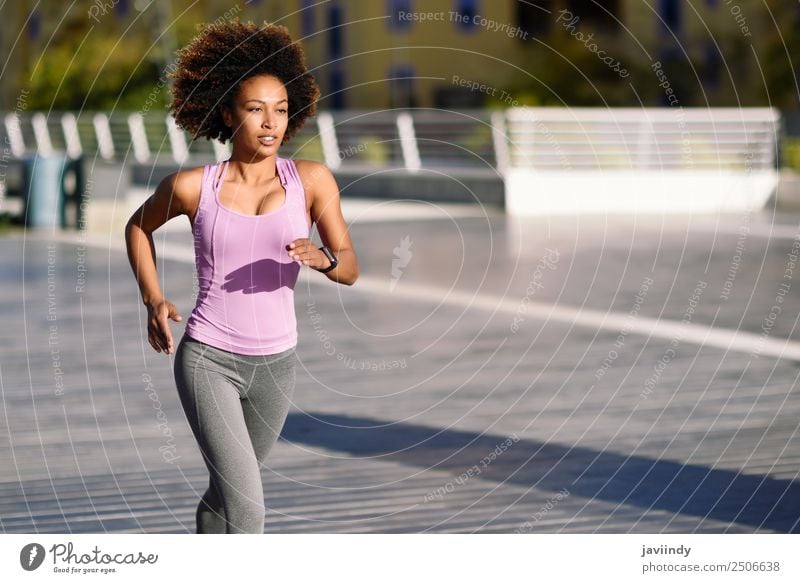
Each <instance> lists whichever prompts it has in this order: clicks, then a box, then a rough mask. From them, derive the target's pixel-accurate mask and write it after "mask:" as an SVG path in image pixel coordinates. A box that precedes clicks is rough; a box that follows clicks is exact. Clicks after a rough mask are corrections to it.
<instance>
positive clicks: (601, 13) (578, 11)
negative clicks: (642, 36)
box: [567, 0, 620, 31]
mask: <svg viewBox="0 0 800 583" xmlns="http://www.w3.org/2000/svg"><path fill="white" fill-rule="evenodd" d="M567 10H569V11H570V12H571V13H572V14H574V15H575V16H577V17H578V18H580V22H581V24H583V23H585V24H586V25H587V26H588V27H590V28H594V29H598V30H601V31H615V30H617V29H619V27H620V23H619V20H620V19H619V12H620V10H619V1H618V0H611V1H609V2H602V3H601V2H595V1H594V0H570V1H569V2H568V3H567Z"/></svg>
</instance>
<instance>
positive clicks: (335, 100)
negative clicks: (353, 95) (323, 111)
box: [329, 67, 344, 109]
mask: <svg viewBox="0 0 800 583" xmlns="http://www.w3.org/2000/svg"><path fill="white" fill-rule="evenodd" d="M329 81H330V87H331V93H330V96H331V101H330V107H331V108H332V109H344V72H343V71H342V70H341V69H339V68H338V67H336V68H335V69H333V71H331V72H330V78H329Z"/></svg>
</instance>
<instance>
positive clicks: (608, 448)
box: [0, 202, 800, 533]
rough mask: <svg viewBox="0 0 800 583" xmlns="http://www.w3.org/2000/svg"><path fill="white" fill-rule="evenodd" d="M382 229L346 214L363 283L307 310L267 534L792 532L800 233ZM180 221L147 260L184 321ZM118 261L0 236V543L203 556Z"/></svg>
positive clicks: (175, 426) (116, 249)
mask: <svg viewBox="0 0 800 583" xmlns="http://www.w3.org/2000/svg"><path fill="white" fill-rule="evenodd" d="M375 205H381V206H380V207H378V206H373V205H371V203H368V202H367V203H363V202H362V203H361V204H360V205H353V206H350V207H348V209H347V211H346V212H347V215H348V219H349V220H350V221H351V223H352V229H353V237H354V241H355V244H356V246H357V251H358V253H359V257H360V262H361V267H362V278H361V280H359V282H358V283H357V284H356V285H355V286H354V287H352V288H346V287H337V286H334V285H332V284H329V283H328V282H327V281H325V280H324V278H323V277H322V276H320V275H319V274H316V273H311V274H308V278H304V279H303V280H301V283H300V284H299V285H298V288H297V293H296V307H297V317H298V326H299V331H300V337H301V339H300V342H299V348H298V350H299V355H300V358H301V363H302V364H301V369H300V371H299V375H298V384H297V390H296V393H295V402H294V407H293V409H292V411H291V413H290V416H289V419H288V421H287V425H286V427H285V429H284V432H283V436H282V439H281V441H279V442H278V444H276V446H275V448H274V449H273V451H272V453H271V455H270V457H269V459H268V461H267V464H266V467H264V470H263V479H264V488H265V499H266V504H267V507H268V513H267V520H266V531H267V532H312V531H313V532H514V531H524V532H579V533H590V532H646V533H656V532H681V533H684V532H800V482H798V473H797V471H798V462H800V437H798V421H797V420H798V419H800V399H799V398H798V380H797V379H798V374H800V330H798V327H797V326H798V314H800V293H798V292H800V264H798V265H793V264H792V263H791V260H792V257H791V256H790V255H789V254H790V253H791V251H792V246H793V244H795V243H796V245H798V246H800V221H798V217H796V216H788V215H783V216H780V217H771V216H770V215H769V213H768V212H762V213H759V214H752V215H744V216H728V217H725V218H719V219H717V218H703V219H701V218H698V217H694V218H690V217H671V218H664V219H662V218H658V219H655V218H650V219H641V218H640V219H637V220H635V221H634V220H633V219H626V218H616V219H613V220H612V219H605V218H590V217H580V218H564V219H558V220H555V219H551V220H547V219H529V220H524V221H515V220H511V219H507V218H506V217H504V216H503V215H502V214H499V213H497V212H492V213H489V214H487V216H480V214H478V215H477V216H476V215H475V213H474V212H470V211H464V209H463V208H460V207H459V208H455V209H453V210H448V209H447V208H445V207H435V208H434V212H431V209H430V208H428V209H425V210H426V212H425V213H418V212H416V211H415V210H414V209H413V208H411V207H406V208H405V209H404V210H405V212H404V213H403V214H402V215H400V214H393V212H392V209H391V208H390V207H386V206H385V205H386V203H383V202H382V203H375ZM393 216H394V217H395V218H394V219H392V217H393ZM397 217H400V218H397ZM368 219H370V220H368ZM181 220H182V219H177V220H176V221H175V225H174V226H173V225H172V224H170V225H169V226H168V227H167V228H166V229H162V230H160V231H158V232H156V234H155V238H156V242H157V246H158V255H159V266H160V272H161V274H162V276H163V281H164V288H165V290H166V293H167V295H168V297H170V299H172V300H173V301H174V302H175V303H176V304H177V305H178V306H179V308H180V310H181V312H182V314H183V315H184V322H185V320H186V317H188V314H189V312H190V310H191V307H192V305H193V299H192V297H193V296H192V288H193V281H192V277H193V269H192V267H193V266H192V263H191V257H192V255H191V253H192V247H191V237H190V235H189V234H188V222H187V223H186V224H181V223H180V221H181ZM777 223H780V224H777ZM182 227H183V228H182ZM162 231H163V232H162ZM405 237H408V240H409V242H410V246H409V245H404V244H403V243H402V242H403V240H404V238H405ZM121 244H122V234H121V233H120V234H115V235H114V237H113V238H111V239H110V240H109V239H108V238H105V239H104V238H103V237H100V238H99V239H93V240H91V241H89V240H83V239H79V238H76V237H75V235H74V234H62V233H59V234H57V235H53V234H52V233H34V232H28V233H26V234H25V235H24V236H23V235H20V234H16V235H10V236H5V237H2V238H0V253H2V256H3V261H2V263H0V282H1V285H0V314H1V315H2V323H3V326H2V328H0V345H1V346H2V351H1V352H0V354H1V355H2V356H0V389H2V397H3V399H2V416H0V424H2V425H3V430H2V431H0V528H2V531H3V532H8V533H12V532H14V533H20V532H39V533H65V532H175V533H178V532H191V531H193V530H194V511H195V507H196V503H197V499H198V497H199V495H200V494H201V493H202V491H203V490H204V488H205V485H206V481H207V473H206V470H205V467H204V465H203V463H202V460H201V458H200V455H199V452H198V450H197V446H196V444H195V442H194V439H193V437H192V435H191V433H190V431H189V427H188V424H187V423H186V420H185V418H184V416H183V412H182V410H181V408H180V404H179V401H178V398H177V395H176V392H175V389H174V385H173V380H172V372H171V365H172V361H171V357H167V356H165V355H159V354H156V353H155V352H153V351H152V349H151V348H150V347H149V345H148V344H147V342H146V340H145V338H144V336H143V334H144V332H145V328H144V313H143V311H142V308H141V304H140V302H139V299H138V295H137V294H138V292H137V289H136V286H135V282H134V280H133V276H132V274H131V272H130V268H129V266H128V263H127V258H126V256H125V252H124V249H123V248H122V247H121ZM798 246H796V247H794V250H795V251H797V250H798V248H800V247H798ZM395 248H398V251H396V252H395ZM401 248H404V249H405V250H406V251H405V252H402V251H401V250H400V249H401ZM397 255H401V256H405V257H406V258H407V259H408V261H407V264H406V265H405V267H399V266H396V267H397V269H396V270H395V275H394V276H393V275H392V260H393V258H394V259H397ZM399 263H402V262H399ZM83 266H85V267H86V271H81V269H82V268H83ZM792 270H793V271H792ZM392 280H394V283H392ZM781 284H789V285H788V287H787V285H783V286H782V285H781ZM80 286H82V287H80ZM76 287H77V289H76ZM682 321H685V322H688V323H687V324H681V322H682ZM182 329H183V323H180V324H174V325H173V334H174V335H175V337H176V339H177V338H179V337H180V334H181V333H182Z"/></svg>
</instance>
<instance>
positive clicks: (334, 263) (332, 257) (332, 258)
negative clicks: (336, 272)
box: [317, 245, 339, 273]
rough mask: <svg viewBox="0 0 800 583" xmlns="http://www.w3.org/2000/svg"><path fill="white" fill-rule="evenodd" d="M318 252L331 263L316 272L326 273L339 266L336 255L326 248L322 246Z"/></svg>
mask: <svg viewBox="0 0 800 583" xmlns="http://www.w3.org/2000/svg"><path fill="white" fill-rule="evenodd" d="M319 250H320V251H322V253H323V254H324V255H325V257H327V258H328V261H330V262H331V264H330V265H329V266H328V267H326V268H325V269H319V270H317V271H319V272H320V273H328V272H329V271H330V270H332V269H333V268H334V267H336V266H337V265H338V264H339V261H338V260H337V259H336V255H334V254H333V251H331V250H330V249H329V248H328V247H326V246H324V245H323V246H322V247H320V248H319Z"/></svg>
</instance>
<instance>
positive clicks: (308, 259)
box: [287, 239, 330, 269]
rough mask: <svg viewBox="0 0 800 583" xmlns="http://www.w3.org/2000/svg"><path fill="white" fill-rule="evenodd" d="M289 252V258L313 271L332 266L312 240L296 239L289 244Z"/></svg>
mask: <svg viewBox="0 0 800 583" xmlns="http://www.w3.org/2000/svg"><path fill="white" fill-rule="evenodd" d="M287 250H288V251H289V257H291V258H292V259H294V260H295V261H298V262H300V263H302V264H303V265H308V266H309V267H311V268H313V269H325V268H326V267H328V266H329V265H330V261H329V260H328V258H327V257H326V256H325V254H324V253H323V252H322V251H320V250H319V248H317V246H316V245H314V244H313V243H312V242H311V239H295V240H294V241H292V242H291V243H289V245H288V247H287Z"/></svg>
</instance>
